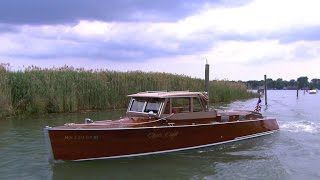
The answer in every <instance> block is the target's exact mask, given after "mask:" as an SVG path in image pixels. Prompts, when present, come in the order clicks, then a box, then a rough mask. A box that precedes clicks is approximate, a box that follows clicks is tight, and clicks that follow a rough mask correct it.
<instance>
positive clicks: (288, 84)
mask: <svg viewBox="0 0 320 180" xmlns="http://www.w3.org/2000/svg"><path fill="white" fill-rule="evenodd" d="M246 83H247V85H248V87H249V88H250V89H259V88H260V87H263V86H264V81H263V80H261V81H247V82H246ZM267 87H268V89H279V90H281V89H297V88H299V89H314V88H317V89H320V79H316V78H314V79H311V81H310V82H309V81H308V77H306V76H302V77H299V78H297V80H294V79H291V80H290V81H286V80H283V79H281V78H278V79H277V80H275V81H274V80H272V79H270V78H268V79H267Z"/></svg>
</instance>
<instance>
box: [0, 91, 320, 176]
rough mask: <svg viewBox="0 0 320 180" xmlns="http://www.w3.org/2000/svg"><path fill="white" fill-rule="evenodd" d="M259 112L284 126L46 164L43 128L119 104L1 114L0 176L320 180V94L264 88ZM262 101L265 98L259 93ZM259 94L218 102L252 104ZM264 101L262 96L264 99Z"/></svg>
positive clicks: (114, 114) (239, 105) (102, 116)
mask: <svg viewBox="0 0 320 180" xmlns="http://www.w3.org/2000/svg"><path fill="white" fill-rule="evenodd" d="M268 98H269V99H268V107H267V108H266V107H265V106H263V107H262V110H263V112H262V113H263V114H264V115H266V116H271V117H276V118H277V119H278V122H279V125H280V129H281V131H279V132H277V133H275V134H273V135H269V136H264V137H260V138H255V139H251V140H245V141H240V142H235V143H229V144H224V145H218V146H214V147H208V148H203V149H196V150H189V151H183V152H176V153H169V154H160V155H151V156H142V157H135V158H123V159H109V160H95V161H85V162H62V163H57V164H51V163H49V162H48V159H47V158H48V153H47V151H46V148H45V141H44V137H43V127H45V126H46V125H49V126H57V125H61V124H64V123H67V122H74V123H75V122H83V121H84V119H85V118H87V117H89V118H91V119H93V120H102V119H117V118H119V117H120V116H123V114H124V110H122V111H113V112H99V113H94V112H93V113H86V114H81V113H79V114H59V115H58V114H50V115H42V116H34V117H14V118H9V119H4V120H0V174H1V179H320V172H319V171H318V167H319V166H320V161H319V157H320V138H319V135H320V120H319V119H320V111H319V110H318V109H320V95H319V94H315V95H310V94H305V95H303V93H300V96H299V98H298V99H297V98H296V91H269V92H268ZM262 100H263V99H262ZM256 103H257V99H251V100H247V101H237V102H234V103H232V104H228V105H223V106H220V108H224V107H228V108H233V109H247V110H253V109H254V108H255V105H256ZM262 104H264V101H262Z"/></svg>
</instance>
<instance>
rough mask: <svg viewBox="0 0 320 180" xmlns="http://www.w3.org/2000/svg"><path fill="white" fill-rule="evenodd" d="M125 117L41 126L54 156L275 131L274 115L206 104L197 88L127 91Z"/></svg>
mask: <svg viewBox="0 0 320 180" xmlns="http://www.w3.org/2000/svg"><path fill="white" fill-rule="evenodd" d="M129 97H131V101H130V103H129V106H128V109H127V114H126V117H125V118H121V119H120V120H115V121H110V120H104V121H92V120H91V119H85V122H84V123H81V124H75V123H67V124H65V125H63V126H58V127H46V128H45V129H44V130H45V136H46V138H47V144H48V147H49V150H50V152H51V153H50V154H51V155H52V158H53V159H54V160H76V161H79V160H92V159H105V158H120V157H131V156H140V155H148V154H157V153H165V152H173V151H181V150H188V149H194V148H201V147H207V146H211V145H217V144H222V143H227V142H234V141H239V140H243V139H249V138H254V137H258V136H263V135H267V134H271V133H273V132H275V131H278V130H279V126H278V123H277V120H276V119H275V118H266V117H263V116H262V114H260V113H258V112H259V110H260V108H261V107H260V106H258V104H259V103H260V102H261V100H259V102H258V104H257V107H256V109H257V110H256V111H257V112H254V111H236V110H231V111H221V110H220V111H219V110H212V111H209V109H208V104H207V102H208V96H207V94H206V93H202V92H188V91H173V92H141V93H137V94H132V95H129Z"/></svg>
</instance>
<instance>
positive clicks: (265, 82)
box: [264, 75, 268, 106]
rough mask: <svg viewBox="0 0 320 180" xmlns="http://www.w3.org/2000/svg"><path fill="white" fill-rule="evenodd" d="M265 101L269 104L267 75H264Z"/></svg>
mask: <svg viewBox="0 0 320 180" xmlns="http://www.w3.org/2000/svg"><path fill="white" fill-rule="evenodd" d="M264 102H265V105H266V106H267V105H268V97H267V75H264Z"/></svg>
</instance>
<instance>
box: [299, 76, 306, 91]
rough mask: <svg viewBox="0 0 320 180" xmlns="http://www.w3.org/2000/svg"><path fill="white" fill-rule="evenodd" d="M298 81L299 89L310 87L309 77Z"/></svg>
mask: <svg viewBox="0 0 320 180" xmlns="http://www.w3.org/2000/svg"><path fill="white" fill-rule="evenodd" d="M297 81H298V88H299V89H301V88H306V87H309V81H308V77H307V76H302V77H299V78H298V79H297Z"/></svg>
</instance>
